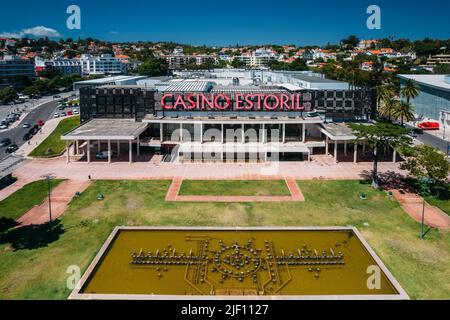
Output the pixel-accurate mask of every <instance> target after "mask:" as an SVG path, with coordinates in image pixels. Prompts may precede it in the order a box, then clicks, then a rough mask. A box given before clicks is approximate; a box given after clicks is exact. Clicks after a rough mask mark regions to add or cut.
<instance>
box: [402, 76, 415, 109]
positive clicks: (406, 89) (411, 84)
mask: <svg viewBox="0 0 450 320" xmlns="http://www.w3.org/2000/svg"><path fill="white" fill-rule="evenodd" d="M419 93H420V89H419V86H418V85H417V82H416V81H414V80H412V79H408V80H406V82H405V85H404V86H403V88H401V89H400V94H401V95H402V97H404V98H405V99H406V102H407V103H408V104H409V102H410V100H411V98H413V99H414V98H415V97H417V96H418V95H419Z"/></svg>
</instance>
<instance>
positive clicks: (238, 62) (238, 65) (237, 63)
mask: <svg viewBox="0 0 450 320" xmlns="http://www.w3.org/2000/svg"><path fill="white" fill-rule="evenodd" d="M231 66H232V67H233V68H235V69H239V68H242V67H245V63H244V62H242V61H241V60H239V59H234V60H233V61H231Z"/></svg>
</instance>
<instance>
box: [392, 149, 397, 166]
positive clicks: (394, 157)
mask: <svg viewBox="0 0 450 320" xmlns="http://www.w3.org/2000/svg"><path fill="white" fill-rule="evenodd" d="M392 162H393V163H396V162H397V150H395V149H394V155H393V156H392Z"/></svg>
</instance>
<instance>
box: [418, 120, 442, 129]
mask: <svg viewBox="0 0 450 320" xmlns="http://www.w3.org/2000/svg"><path fill="white" fill-rule="evenodd" d="M418 127H419V128H420V129H422V130H439V122H432V121H427V122H422V123H419V125H418Z"/></svg>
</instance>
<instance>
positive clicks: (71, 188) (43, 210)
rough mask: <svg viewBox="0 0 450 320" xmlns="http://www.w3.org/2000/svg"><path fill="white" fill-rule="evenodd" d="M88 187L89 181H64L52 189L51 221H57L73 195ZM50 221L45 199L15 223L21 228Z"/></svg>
mask: <svg viewBox="0 0 450 320" xmlns="http://www.w3.org/2000/svg"><path fill="white" fill-rule="evenodd" d="M89 185H90V181H83V182H79V181H64V182H63V183H61V184H60V185H58V186H57V187H56V188H55V189H53V191H52V194H51V198H50V201H51V208H52V219H53V220H55V219H58V218H59V217H60V216H61V215H62V214H63V213H64V212H65V211H66V209H67V207H68V206H69V203H70V201H72V199H73V197H74V196H75V193H76V192H77V191H78V192H83V191H84V190H86V189H87V188H88V187H89ZM49 219H50V215H49V205H48V199H47V198H46V199H45V200H44V202H43V203H41V204H40V205H38V206H35V207H33V208H32V209H31V210H29V211H28V212H27V213H25V214H24V215H23V216H21V217H20V218H19V219H17V222H18V223H19V224H20V225H22V226H28V225H38V224H44V223H46V222H48V221H49Z"/></svg>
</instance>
